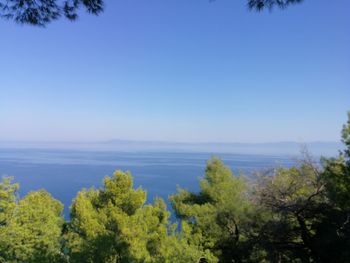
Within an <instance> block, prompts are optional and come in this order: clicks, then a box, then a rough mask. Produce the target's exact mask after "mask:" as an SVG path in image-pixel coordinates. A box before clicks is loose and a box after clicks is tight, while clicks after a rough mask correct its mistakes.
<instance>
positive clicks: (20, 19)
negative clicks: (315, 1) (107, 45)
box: [0, 0, 303, 26]
mask: <svg viewBox="0 0 350 263" xmlns="http://www.w3.org/2000/svg"><path fill="white" fill-rule="evenodd" d="M247 1H248V7H249V9H250V10H257V11H261V10H263V9H272V8H274V7H278V8H285V7H287V6H289V5H291V4H296V3H300V2H302V1H303V0H247ZM104 2H105V0H0V17H1V18H5V19H8V20H14V21H16V22H17V23H20V24H30V25H35V26H45V25H46V24H48V23H50V22H51V21H53V20H56V19H58V18H60V17H66V18H67V19H69V20H76V19H77V17H78V10H79V9H85V10H86V11H87V12H88V13H91V14H94V15H98V14H99V13H101V12H102V11H103V6H104Z"/></svg>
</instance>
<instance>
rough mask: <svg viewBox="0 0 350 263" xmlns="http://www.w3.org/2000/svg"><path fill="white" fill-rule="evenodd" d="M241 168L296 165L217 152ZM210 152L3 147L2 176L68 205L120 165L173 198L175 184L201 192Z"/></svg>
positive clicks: (138, 182)
mask: <svg viewBox="0 0 350 263" xmlns="http://www.w3.org/2000/svg"><path fill="white" fill-rule="evenodd" d="M215 155H216V156H218V157H220V158H221V159H222V160H223V161H224V162H225V163H226V164H227V165H229V166H230V167H231V168H232V170H233V171H234V172H235V173H236V174H239V173H244V174H246V175H247V176H249V175H251V174H252V173H253V172H254V171H258V170H262V169H267V168H271V167H276V166H281V165H284V166H291V165H293V164H294V163H295V158H293V157H291V156H272V155H242V154H215ZM211 156H212V154H210V153H168V152H139V153H136V152H135V153H126V152H110V151H109V152H107V151H106V152H101V151H76V150H46V149H45V150H42V149H0V176H1V175H10V176H14V178H15V181H16V182H18V183H20V195H21V196H23V195H25V194H26V193H27V192H29V191H33V190H38V189H42V188H44V189H46V190H48V191H49V192H50V193H51V194H52V195H53V196H54V197H55V198H57V199H58V200H60V201H61V202H62V203H63V204H64V206H65V210H64V214H65V217H66V218H68V217H69V206H70V204H71V201H72V199H73V198H74V197H75V195H76V193H77V192H78V191H79V190H81V189H82V188H90V187H100V186H101V185H102V179H103V177H104V176H106V175H112V173H113V171H115V170H117V169H118V170H123V171H130V172H131V173H132V175H133V177H134V186H135V187H142V188H143V189H145V190H146V191H147V201H148V202H151V201H152V200H153V198H154V197H155V196H160V197H162V198H164V199H166V200H167V199H168V196H169V195H170V194H173V193H175V192H176V187H177V186H181V187H183V188H186V189H189V190H192V191H196V190H198V180H199V178H200V177H201V176H203V174H204V170H205V165H206V161H207V160H208V159H209V158H210V157H211Z"/></svg>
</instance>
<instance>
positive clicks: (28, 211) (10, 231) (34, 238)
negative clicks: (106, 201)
mask: <svg viewBox="0 0 350 263" xmlns="http://www.w3.org/2000/svg"><path fill="white" fill-rule="evenodd" d="M9 183H10V181H9V180H8V179H5V180H4V182H3V183H2V184H0V189H1V188H3V189H4V188H5V192H6V189H10V190H8V193H9V195H10V196H11V197H10V198H8V199H9V200H10V206H7V215H6V219H5V220H4V221H3V222H4V223H3V224H2V225H1V226H0V257H1V258H2V260H3V262H43V263H45V262H60V261H61V260H62V258H61V252H60V247H61V245H60V240H61V232H62V224H63V218H62V210H63V205H62V204H61V203H60V202H58V201H57V200H55V199H54V198H52V197H51V196H50V194H49V193H47V192H46V191H44V190H40V191H38V192H30V193H29V194H28V195H26V196H25V197H24V198H23V199H21V200H19V201H18V200H17V199H16V195H15V190H17V188H18V186H17V185H10V184H9ZM0 192H1V193H2V194H1V197H2V196H4V195H3V192H2V191H1V190H0ZM5 196H6V195H5ZM0 201H1V203H4V199H3V198H1V199H0ZM5 201H6V199H5ZM9 208H10V209H9Z"/></svg>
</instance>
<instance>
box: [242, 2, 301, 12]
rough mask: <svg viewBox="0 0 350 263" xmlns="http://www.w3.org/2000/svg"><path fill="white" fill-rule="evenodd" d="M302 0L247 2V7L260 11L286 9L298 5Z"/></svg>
mask: <svg viewBox="0 0 350 263" xmlns="http://www.w3.org/2000/svg"><path fill="white" fill-rule="evenodd" d="M303 1H304V0H248V7H249V9H251V10H257V11H261V10H263V9H270V10H271V9H273V8H274V7H278V8H286V7H287V6H289V5H292V4H298V3H301V2H303Z"/></svg>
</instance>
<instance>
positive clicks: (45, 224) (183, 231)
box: [0, 114, 350, 263]
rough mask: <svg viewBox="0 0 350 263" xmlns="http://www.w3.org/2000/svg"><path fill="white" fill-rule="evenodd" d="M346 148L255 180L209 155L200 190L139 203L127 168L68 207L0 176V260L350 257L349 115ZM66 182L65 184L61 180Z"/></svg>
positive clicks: (344, 138)
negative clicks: (23, 190) (22, 190)
mask: <svg viewBox="0 0 350 263" xmlns="http://www.w3.org/2000/svg"><path fill="white" fill-rule="evenodd" d="M342 142H343V143H344V145H345V150H344V151H342V152H340V153H339V156H338V157H337V158H332V159H322V160H321V165H320V166H319V165H318V163H319V162H314V161H313V160H312V159H311V158H310V157H309V156H308V155H305V156H304V158H303V161H301V162H300V164H299V165H298V166H296V167H293V168H289V169H287V168H277V169H274V170H270V171H266V172H261V174H260V175H258V176H257V178H256V180H254V181H248V180H247V179H246V178H245V177H243V176H235V175H233V173H232V171H231V169H230V168H229V167H227V166H225V165H224V163H223V162H222V161H221V160H219V159H217V158H213V159H211V160H209V161H208V163H207V167H206V172H205V175H204V177H203V178H202V179H201V180H200V182H199V184H200V191H199V192H197V193H193V192H189V191H187V190H186V189H178V191H177V193H175V194H173V195H172V196H171V197H170V201H171V204H172V206H173V210H174V212H175V215H176V217H177V218H178V220H177V223H171V222H170V220H169V218H170V212H169V210H168V209H167V207H166V204H165V202H164V201H163V200H162V199H160V198H158V199H155V200H154V202H153V204H146V203H145V201H146V192H145V191H144V190H143V189H141V188H137V189H135V188H134V187H133V178H132V175H131V174H130V173H129V172H122V171H116V172H115V173H114V174H113V175H112V176H111V177H106V178H105V179H104V181H103V187H102V188H100V189H95V188H91V189H83V190H82V191H80V192H79V193H77V195H76V197H75V199H74V200H73V202H72V205H71V208H70V221H65V220H64V218H63V216H62V211H63V205H62V204H61V203H60V202H59V201H57V200H56V199H54V198H53V197H52V196H51V195H50V194H49V193H48V192H46V191H45V190H40V191H37V192H30V193H28V194H27V195H26V196H24V197H23V198H19V196H18V189H19V185H18V184H15V183H12V178H10V177H4V178H3V179H2V182H0V262H41V263H45V262H50V263H55V262H72V263H73V262H87V263H89V262H91V263H92V262H94V263H95V262H101V263H102V262H103V263H112V262H114V263H118V262H179V263H181V262H184V263H187V262H302V263H304V262H350V114H349V120H348V122H347V124H346V125H344V127H343V130H342ZM67 183H68V182H67Z"/></svg>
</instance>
